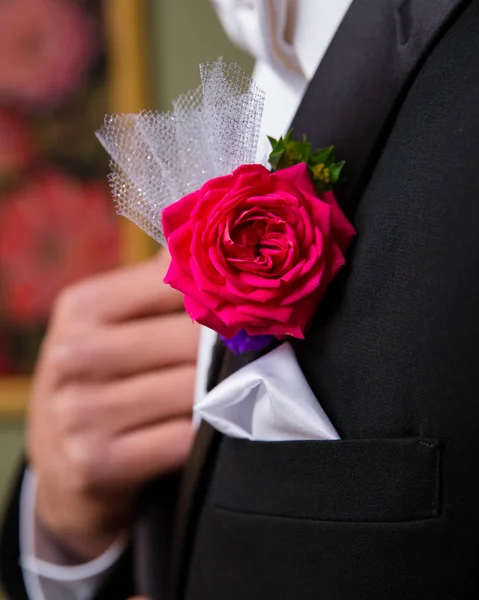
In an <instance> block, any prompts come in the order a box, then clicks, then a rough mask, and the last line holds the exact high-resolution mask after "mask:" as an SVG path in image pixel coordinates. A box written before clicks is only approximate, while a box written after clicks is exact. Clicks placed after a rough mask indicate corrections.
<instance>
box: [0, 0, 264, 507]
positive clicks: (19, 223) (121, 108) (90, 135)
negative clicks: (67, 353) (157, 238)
mask: <svg viewBox="0 0 479 600" xmlns="http://www.w3.org/2000/svg"><path fill="white" fill-rule="evenodd" d="M219 56H223V57H224V59H225V60H233V61H236V62H239V63H240V64H242V66H243V67H244V68H245V69H247V70H248V69H251V67H252V64H251V62H250V61H249V59H248V58H247V57H246V56H245V55H242V54H241V53H240V52H239V51H238V50H236V49H235V48H233V46H232V45H231V43H230V42H229V41H228V40H227V38H226V37H225V35H224V33H223V31H222V29H221V27H220V25H219V23H218V21H217V19H216V16H215V14H214V12H213V10H212V8H211V6H210V5H209V2H208V0H2V2H1V3H0V511H1V512H3V506H4V502H5V500H6V496H7V494H8V486H9V481H10V478H11V475H12V473H13V470H14V469H15V466H16V464H17V463H18V459H19V457H20V454H21V452H22V447H23V421H24V415H25V408H26V404H27V401H28V390H29V385H30V377H31V374H32V369H33V367H34V364H35V360H36V355H37V352H38V348H39V344H40V342H41V339H42V335H43V333H44V331H45V326H46V323H47V321H48V316H49V313H50V310H51V307H52V303H53V302H54V299H55V296H56V295H57V294H58V292H59V291H60V290H61V289H62V288H63V287H64V286H66V285H68V284H69V283H72V282H74V281H76V280H78V279H81V278H83V277H85V276H87V275H89V274H92V273H95V272H99V271H102V270H104V269H109V268H111V267H114V266H115V265H119V264H122V263H126V262H131V261H135V260H139V259H141V258H143V257H145V256H146V255H147V254H148V253H151V252H153V251H154V247H153V245H152V244H150V242H149V241H148V240H147V239H146V238H145V237H144V236H143V234H141V232H140V231H139V230H138V229H136V228H134V227H133V226H131V227H130V226H129V224H127V223H126V222H125V221H124V220H123V219H120V218H118V217H116V215H115V214H114V210H113V204H112V201H111V198H110V195H109V190H108V185H107V180H106V175H107V173H108V160H107V157H106V153H105V152H104V151H103V149H102V148H101V146H100V144H99V143H98V142H97V140H96V138H95V136H94V131H95V130H96V129H97V128H98V126H99V125H100V124H101V122H102V120H103V117H104V114H105V113H106V112H136V111H138V110H140V109H142V108H155V107H156V108H159V109H161V110H167V109H168V108H169V106H170V103H171V100H172V99H173V98H174V97H175V96H177V95H178V94H179V93H182V92H184V91H186V90H188V89H189V88H193V87H196V86H197V85H198V83H199V73H198V63H199V62H201V61H203V60H214V59H217V58H218V57H219Z"/></svg>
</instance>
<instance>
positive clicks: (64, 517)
mask: <svg viewBox="0 0 479 600" xmlns="http://www.w3.org/2000/svg"><path fill="white" fill-rule="evenodd" d="M55 496H56V497H54V499H53V501H52V499H51V498H50V494H49V493H48V491H47V490H45V489H44V488H43V487H42V486H41V485H39V487H38V490H37V498H36V503H35V527H36V530H37V535H36V536H35V537H36V539H37V540H42V552H41V554H42V558H43V559H44V560H46V561H49V562H52V563H55V564H60V565H75V564H81V563H84V562H89V561H91V560H94V559H95V558H97V557H98V556H101V555H102V554H103V553H104V552H106V551H107V550H108V549H109V548H110V547H111V546H112V544H113V543H114V542H116V541H117V540H118V538H119V537H120V536H121V535H122V534H124V533H126V531H127V530H128V528H129V525H130V524H131V519H132V517H133V515H132V510H131V508H130V507H128V508H126V507H122V510H121V511H120V510H119V509H118V507H116V509H113V508H112V509H111V511H106V510H102V509H100V507H99V506H95V503H92V502H79V501H78V499H77V498H74V499H67V498H60V497H59V496H58V495H55ZM113 506H114V504H113Z"/></svg>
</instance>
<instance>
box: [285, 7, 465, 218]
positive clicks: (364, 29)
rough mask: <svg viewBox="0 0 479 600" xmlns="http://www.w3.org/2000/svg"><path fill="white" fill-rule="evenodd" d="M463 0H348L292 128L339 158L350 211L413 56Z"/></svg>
mask: <svg viewBox="0 0 479 600" xmlns="http://www.w3.org/2000/svg"><path fill="white" fill-rule="evenodd" d="M467 3H468V0H356V1H355V2H353V4H352V5H351V7H350V9H349V11H348V13H347V14H346V16H345V18H344V20H343V22H342V24H341V27H340V28H339V30H338V32H337V34H336V36H335V38H334V39H333V41H332V43H331V45H330V47H329V49H328V51H327V53H326V55H325V57H324V59H323V61H322V62H321V64H320V66H319V68H318V70H317V72H316V74H315V76H314V78H313V80H312V82H311V84H310V86H309V88H308V90H307V92H306V94H305V97H304V99H303V102H302V103H301V106H300V108H299V110H298V112H297V114H296V117H295V118H294V120H293V124H292V127H293V128H294V130H295V133H296V135H297V136H299V135H302V134H307V136H308V138H309V139H310V140H311V141H312V142H313V147H314V146H316V147H322V146H327V145H334V146H335V147H336V149H337V155H338V157H339V158H340V159H341V160H345V161H346V168H345V176H346V178H347V181H346V182H345V183H344V184H343V185H340V186H338V188H337V190H336V193H337V196H338V201H339V202H340V204H341V205H342V208H343V210H344V211H345V212H346V214H347V215H348V216H349V217H351V216H352V214H353V212H354V209H355V207H356V204H357V202H358V199H359V198H360V196H361V191H362V189H363V186H364V183H365V182H366V181H367V178H368V176H369V174H370V173H371V171H372V169H373V168H374V165H375V162H376V160H375V159H376V157H377V156H378V155H379V153H380V151H381V148H382V146H383V144H384V141H385V139H386V136H387V134H388V131H389V129H390V126H391V124H392V123H393V122H394V118H395V116H396V114H397V111H398V109H399V107H400V106H401V103H402V100H403V99H404V97H405V95H406V93H407V91H408V89H409V86H410V84H411V82H412V80H413V78H414V75H415V74H416V72H417V70H418V68H419V67H420V65H421V63H422V62H423V61H424V60H425V58H426V57H427V55H428V53H429V51H430V50H431V49H432V47H433V46H434V44H435V42H436V41H437V40H438V39H439V37H440V35H441V32H442V30H443V28H444V27H445V26H446V25H447V24H449V23H450V21H451V19H452V18H453V17H454V15H455V13H456V12H457V11H458V10H459V9H460V8H461V7H464V6H465V5H466V4H467Z"/></svg>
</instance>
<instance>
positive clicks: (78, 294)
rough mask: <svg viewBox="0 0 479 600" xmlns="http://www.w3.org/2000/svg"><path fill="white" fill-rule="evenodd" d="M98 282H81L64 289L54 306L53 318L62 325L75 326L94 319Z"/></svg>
mask: <svg viewBox="0 0 479 600" xmlns="http://www.w3.org/2000/svg"><path fill="white" fill-rule="evenodd" d="M96 286H97V282H96V280H88V281H81V282H79V283H74V284H72V285H70V286H68V287H66V288H65V289H63V290H62V291H61V292H60V293H59V295H58V296H57V298H56V300H55V303H54V306H53V318H54V320H55V321H56V322H61V323H62V324H65V323H66V324H68V323H70V324H75V323H77V322H78V321H82V322H84V321H87V320H89V319H91V318H92V317H94V315H95V307H96V305H97V303H96V302H95V297H96V293H95V290H96Z"/></svg>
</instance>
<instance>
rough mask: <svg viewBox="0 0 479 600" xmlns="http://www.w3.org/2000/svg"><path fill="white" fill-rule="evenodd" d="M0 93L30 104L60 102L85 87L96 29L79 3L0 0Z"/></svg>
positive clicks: (54, 104) (64, 0)
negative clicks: (0, 0)
mask: <svg viewBox="0 0 479 600" xmlns="http://www.w3.org/2000/svg"><path fill="white" fill-rule="evenodd" d="M0 23H1V27H2V35H1V36H0V95H1V96H3V97H5V98H8V99H10V100H12V101H15V102H20V103H22V104H25V105H27V106H29V107H30V108H36V109H41V108H45V107H51V106H58V105H59V104H60V103H61V101H62V100H64V99H65V98H66V97H68V96H70V95H71V94H72V93H73V92H75V91H76V90H77V88H78V87H80V86H81V85H82V83H83V82H84V79H85V77H86V76H87V74H88V70H89V68H90V67H91V65H92V62H93V60H94V59H95V56H96V54H97V51H98V39H97V36H98V28H97V27H95V22H94V21H93V19H92V18H91V17H90V15H89V14H88V13H87V12H86V11H85V10H84V9H83V8H82V7H81V5H80V4H79V3H77V2H73V1H70V2H68V1H66V0H2V2H1V4H0Z"/></svg>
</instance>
